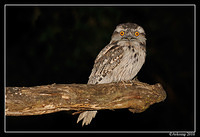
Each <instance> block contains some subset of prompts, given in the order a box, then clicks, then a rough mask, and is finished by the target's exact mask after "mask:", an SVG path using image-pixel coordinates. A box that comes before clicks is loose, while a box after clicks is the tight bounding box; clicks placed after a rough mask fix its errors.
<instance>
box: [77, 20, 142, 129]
mask: <svg viewBox="0 0 200 137" xmlns="http://www.w3.org/2000/svg"><path fill="white" fill-rule="evenodd" d="M136 33H137V35H136ZM138 34H139V35H138ZM145 57H146V38H145V32H144V29H143V28H142V27H141V26H138V25H137V24H135V23H124V24H120V25H118V26H117V27H116V29H115V31H114V32H113V35H112V37H111V41H110V43H109V44H108V45H107V46H106V47H104V48H103V49H102V50H101V52H100V53H99V54H98V56H97V57H96V60H95V63H94V66H93V69H92V72H91V74H90V76H89V81H88V84H103V83H111V82H118V81H127V80H132V79H133V78H134V77H135V76H136V75H137V73H138V72H139V70H140V69H141V67H142V65H143V64H144V62H145ZM96 113H97V111H85V112H83V113H81V114H80V115H79V118H78V120H77V123H78V122H79V121H80V120H82V119H83V123H82V125H84V124H85V125H88V124H89V123H90V122H91V120H92V118H94V117H95V115H96Z"/></svg>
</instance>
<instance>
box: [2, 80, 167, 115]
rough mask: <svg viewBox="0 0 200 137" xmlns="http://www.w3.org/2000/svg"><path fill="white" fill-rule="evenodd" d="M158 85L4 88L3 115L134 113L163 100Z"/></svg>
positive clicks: (128, 84) (79, 85)
mask: <svg viewBox="0 0 200 137" xmlns="http://www.w3.org/2000/svg"><path fill="white" fill-rule="evenodd" d="M165 98H166V93H165V91H164V89H163V88H162V86H161V85H160V84H155V85H149V84H146V83H142V82H139V81H137V80H133V81H130V82H119V83H109V84H98V85H88V84H52V85H45V86H35V87H6V110H5V113H6V116H24V115H41V114H47V113H53V112H57V111H62V110H76V111H84V110H102V109H122V108H129V110H130V111H132V112H133V113H135V112H136V113H139V112H143V111H144V110H146V109H147V108H148V107H149V106H150V105H152V104H154V103H158V102H161V101H163V100H165Z"/></svg>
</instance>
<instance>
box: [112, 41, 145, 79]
mask: <svg viewBox="0 0 200 137" xmlns="http://www.w3.org/2000/svg"><path fill="white" fill-rule="evenodd" d="M137 44H138V43H130V42H125V43H123V50H124V52H123V57H122V58H121V61H120V63H119V65H118V66H117V67H116V68H115V70H114V71H113V73H116V74H120V76H119V75H118V78H120V80H130V79H132V78H133V77H135V75H136V74H137V73H138V72H139V70H140V69H141V67H142V65H143V64H144V61H145V56H146V53H145V48H144V47H142V46H140V45H137Z"/></svg>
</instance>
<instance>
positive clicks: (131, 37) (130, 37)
mask: <svg viewBox="0 0 200 137" xmlns="http://www.w3.org/2000/svg"><path fill="white" fill-rule="evenodd" d="M126 39H127V40H129V41H131V40H133V39H135V37H133V36H127V37H126Z"/></svg>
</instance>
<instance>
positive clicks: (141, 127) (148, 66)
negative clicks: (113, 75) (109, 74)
mask: <svg viewBox="0 0 200 137" xmlns="http://www.w3.org/2000/svg"><path fill="white" fill-rule="evenodd" d="M126 22H134V23H137V24H139V25H141V26H142V27H143V28H144V29H145V31H146V34H147V35H146V37H147V57H146V62H145V64H144V66H143V67H142V69H141V70H140V72H139V73H138V79H139V80H140V81H142V82H146V83H149V84H155V83H161V84H162V85H163V87H164V89H165V90H166V92H167V99H166V100H165V101H164V102H161V103H158V104H154V105H152V106H151V107H150V108H149V109H147V110H146V111H145V112H143V113H139V114H132V113H131V112H129V111H128V110H127V109H121V110H115V111H110V110H102V111H98V114H97V116H96V118H95V119H93V120H92V123H91V124H90V125H89V126H85V127H81V123H79V124H76V120H77V117H78V115H75V116H72V115H71V113H72V112H66V111H63V112H58V113H52V114H46V115H40V116H23V117H6V130H7V131H10V130H13V131H18V130H20V131H24V130H25V131H35V130H37V131H43V130H46V131H68V130H113V131H115V130H116V131H120V130H125V131H127V130H131V131H178V130H181V131H186V130H194V126H193V125H194V7H193V6H190V7H186V6H184V7H175V6H173V7H167V6H162V7H148V6H145V7H137V6H133V7H53V6H52V7H50V6H49V7H13V6H7V7H6V86H38V85H46V84H52V83H59V84H65V83H69V84H70V83H87V81H88V76H89V75H90V72H91V69H92V67H93V63H94V60H95V58H96V56H97V54H98V53H99V52H100V50H101V49H102V48H103V47H105V46H106V45H107V44H108V43H109V41H110V37H111V35H112V33H113V31H114V29H115V27H116V25H118V24H120V23H126Z"/></svg>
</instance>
